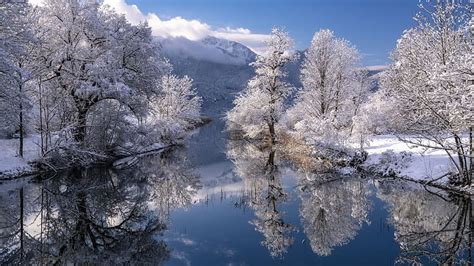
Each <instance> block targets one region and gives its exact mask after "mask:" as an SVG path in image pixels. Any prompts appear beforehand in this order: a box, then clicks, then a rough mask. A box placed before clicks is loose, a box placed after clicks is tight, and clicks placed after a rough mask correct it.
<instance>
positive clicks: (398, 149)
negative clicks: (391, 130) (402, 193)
mask: <svg viewBox="0 0 474 266" xmlns="http://www.w3.org/2000/svg"><path fill="white" fill-rule="evenodd" d="M390 150H392V151H393V154H394V155H396V156H399V155H400V154H402V153H403V152H406V153H407V154H408V156H405V160H402V161H400V160H398V165H396V166H395V167H396V168H397V170H399V174H401V175H403V176H406V177H410V178H412V179H417V180H421V179H425V180H430V179H434V178H438V177H440V176H442V175H443V174H445V173H448V172H451V171H453V165H452V163H451V161H450V159H449V157H448V155H447V154H446V152H445V151H443V150H433V149H425V148H422V147H419V146H415V145H412V144H408V143H405V142H403V141H401V140H399V139H398V138H397V137H396V136H393V135H381V136H375V137H372V138H371V141H370V146H369V147H367V148H366V151H367V152H368V154H369V157H368V160H367V162H366V165H375V164H379V163H380V160H381V159H382V158H387V157H388V156H387V153H386V154H385V156H384V155H383V153H384V152H389V151H390Z"/></svg>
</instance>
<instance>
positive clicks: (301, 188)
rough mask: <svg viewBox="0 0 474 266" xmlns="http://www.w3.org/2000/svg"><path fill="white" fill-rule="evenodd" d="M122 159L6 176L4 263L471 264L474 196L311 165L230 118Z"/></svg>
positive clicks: (0, 206)
mask: <svg viewBox="0 0 474 266" xmlns="http://www.w3.org/2000/svg"><path fill="white" fill-rule="evenodd" d="M121 168H122V169H120V170H119V169H107V168H93V169H76V170H71V171H68V172H66V173H61V174H60V175H57V176H53V177H45V179H44V180H42V181H39V180H38V179H29V180H17V181H9V182H3V183H2V184H1V185H0V247H1V250H0V259H1V263H2V264H6V265H8V264H19V263H21V262H23V263H24V264H48V265H49V264H54V263H57V264H68V263H77V264H100V265H116V264H127V265H128V264H133V265H135V264H138V265H149V264H150V265H157V264H165V265H393V264H395V263H399V264H412V263H418V262H419V263H421V264H423V265H436V264H448V265H449V264H463V265H464V264H465V265H470V264H471V262H470V259H471V258H470V257H471V256H472V254H473V253H472V241H473V239H474V236H473V235H472V234H471V232H472V228H473V226H474V218H473V213H472V209H473V206H472V201H471V199H469V198H465V197H461V196H457V195H451V194H448V193H445V192H442V191H431V190H426V189H424V188H421V187H417V186H414V185H412V184H406V183H400V182H393V181H383V182H381V181H374V180H372V179H368V178H366V179H361V178H359V177H357V176H356V175H355V174H353V175H352V176H351V175H345V176H344V175H342V174H340V173H338V172H337V171H324V172H317V171H305V170H302V169H299V168H298V167H295V166H294V165H291V164H289V163H287V162H285V160H283V158H282V156H281V154H280V153H279V151H277V150H268V149H267V150H264V149H259V148H257V147H256V146H254V145H252V144H250V143H246V142H242V141H240V142H239V141H230V140H228V138H227V137H226V136H225V134H223V133H222V122H221V121H214V122H212V123H211V124H209V125H207V126H205V127H204V128H202V129H200V131H199V132H197V133H196V134H195V135H194V136H192V138H191V139H190V141H189V144H188V145H187V147H183V148H180V149H176V150H173V151H169V152H166V153H163V154H159V155H149V156H145V157H143V158H140V160H136V161H133V163H130V165H128V166H126V167H124V166H123V165H122V167H121Z"/></svg>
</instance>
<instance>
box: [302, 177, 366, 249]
mask: <svg viewBox="0 0 474 266" xmlns="http://www.w3.org/2000/svg"><path fill="white" fill-rule="evenodd" d="M307 175H308V174H306V178H301V179H300V198H301V206H300V217H301V224H302V226H303V230H304V232H305V234H306V236H307V238H308V239H309V241H310V245H311V249H312V250H313V252H315V253H316V254H318V255H320V256H329V255H331V252H332V250H333V248H334V247H337V246H343V245H345V244H347V243H349V242H350V241H351V240H352V239H354V238H355V236H356V235H357V233H358V231H359V230H360V228H361V226H362V225H363V224H364V223H367V224H369V223H370V222H369V220H368V217H367V216H368V212H369V206H370V204H369V200H368V195H369V189H368V183H367V181H366V180H362V179H359V178H351V177H345V178H341V177H340V174H338V173H334V172H327V173H318V174H315V173H313V174H309V175H311V177H310V178H308V176H307Z"/></svg>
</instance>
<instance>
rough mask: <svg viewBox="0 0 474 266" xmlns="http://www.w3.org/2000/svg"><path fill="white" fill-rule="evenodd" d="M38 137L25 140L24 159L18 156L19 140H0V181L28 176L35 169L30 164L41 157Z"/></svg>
mask: <svg viewBox="0 0 474 266" xmlns="http://www.w3.org/2000/svg"><path fill="white" fill-rule="evenodd" d="M38 142H39V140H38V137H37V136H32V137H28V138H25V142H24V152H23V153H24V154H23V158H21V157H19V156H18V146H19V140H18V139H0V179H6V178H9V177H12V176H17V175H21V174H27V173H30V172H32V171H33V170H34V169H33V168H32V167H31V165H29V164H28V163H30V162H33V161H35V160H37V159H38V158H39V157H40V148H39V146H38V144H37V143H38Z"/></svg>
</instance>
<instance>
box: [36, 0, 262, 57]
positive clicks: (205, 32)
mask: <svg viewBox="0 0 474 266" xmlns="http://www.w3.org/2000/svg"><path fill="white" fill-rule="evenodd" d="M30 1H32V0H30ZM34 1H40V0H34ZM104 4H105V5H109V6H111V7H112V8H114V9H115V10H116V11H117V12H118V13H121V14H124V15H125V17H126V18H127V19H128V20H129V21H130V23H132V24H138V23H140V22H145V21H147V22H148V25H149V26H150V27H151V29H152V32H153V35H154V36H156V37H161V38H177V37H184V38H186V39H189V40H192V41H196V40H201V39H203V38H205V37H206V36H214V37H217V38H222V39H227V40H230V41H235V42H239V43H242V44H244V45H245V46H247V47H249V48H250V49H251V50H253V51H254V52H256V53H263V52H264V50H265V44H264V41H265V40H266V39H267V38H268V35H265V34H255V33H252V32H251V31H250V30H249V29H245V28H230V27H225V28H218V29H214V28H213V27H211V26H210V25H208V24H206V23H204V22H201V21H199V20H195V19H193V20H187V19H184V18H182V17H174V18H171V19H169V20H162V19H160V17H159V16H158V15H157V14H155V13H148V14H144V13H143V12H141V11H140V9H139V8H138V7H137V6H136V5H129V4H127V3H126V2H125V0H104Z"/></svg>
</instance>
